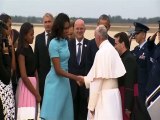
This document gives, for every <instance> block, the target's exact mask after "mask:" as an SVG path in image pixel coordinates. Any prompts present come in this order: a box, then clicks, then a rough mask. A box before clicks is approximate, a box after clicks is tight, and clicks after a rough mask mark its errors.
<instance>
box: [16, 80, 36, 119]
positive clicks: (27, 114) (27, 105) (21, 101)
mask: <svg viewBox="0 0 160 120" xmlns="http://www.w3.org/2000/svg"><path fill="white" fill-rule="evenodd" d="M28 78H29V80H30V82H31V83H32V85H33V86H34V87H35V88H36V85H37V81H36V78H35V77H28ZM16 98H17V100H16V101H17V120H27V119H35V117H36V98H35V96H34V95H33V94H32V93H31V92H30V91H29V90H28V88H27V87H26V86H25V84H24V83H23V80H22V79H21V78H20V79H19V84H18V88H17V93H16Z"/></svg>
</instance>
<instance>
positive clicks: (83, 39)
mask: <svg viewBox="0 0 160 120" xmlns="http://www.w3.org/2000/svg"><path fill="white" fill-rule="evenodd" d="M83 40H84V38H83V39H82V40H81V41H80V42H79V41H78V40H77V39H76V45H77V44H78V43H81V44H82V45H83Z"/></svg>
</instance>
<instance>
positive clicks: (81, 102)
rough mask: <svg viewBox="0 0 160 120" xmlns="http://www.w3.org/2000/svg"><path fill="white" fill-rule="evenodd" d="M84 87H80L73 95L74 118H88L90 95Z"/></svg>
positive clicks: (84, 119) (82, 119) (85, 119)
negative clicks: (87, 94)
mask: <svg viewBox="0 0 160 120" xmlns="http://www.w3.org/2000/svg"><path fill="white" fill-rule="evenodd" d="M84 87H85V86H83V87H78V90H77V93H76V94H75V96H73V107H74V120H87V114H88V109H87V106H88V96H86V93H85V92H86V89H85V88H84Z"/></svg>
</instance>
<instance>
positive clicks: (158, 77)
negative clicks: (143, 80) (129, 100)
mask: <svg viewBox="0 0 160 120" xmlns="http://www.w3.org/2000/svg"><path fill="white" fill-rule="evenodd" d="M147 44H149V46H151V45H152V47H149V48H148V50H149V52H151V53H152V56H151V57H150V62H151V70H150V73H149V79H148V83H147V87H146V92H147V96H149V95H150V94H151V93H152V92H153V91H154V90H155V89H156V88H157V87H158V86H159V85H160V43H158V44H157V45H155V44H154V41H150V42H149V41H148V42H147ZM156 97H157V96H156Z"/></svg>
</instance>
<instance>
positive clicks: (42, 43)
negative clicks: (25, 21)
mask: <svg viewBox="0 0 160 120" xmlns="http://www.w3.org/2000/svg"><path fill="white" fill-rule="evenodd" d="M53 20H54V18H53V16H52V15H51V14H50V13H46V14H45V15H44V16H43V25H44V28H45V31H44V32H43V33H41V34H39V35H37V36H36V40H35V48H34V52H35V57H36V65H37V72H38V78H39V92H40V95H41V98H42V100H43V92H44V84H45V79H46V75H47V74H48V72H49V70H50V58H49V52H48V45H49V38H48V37H49V36H48V35H49V34H50V32H51V29H52V26H53ZM41 104H42V101H41Z"/></svg>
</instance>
